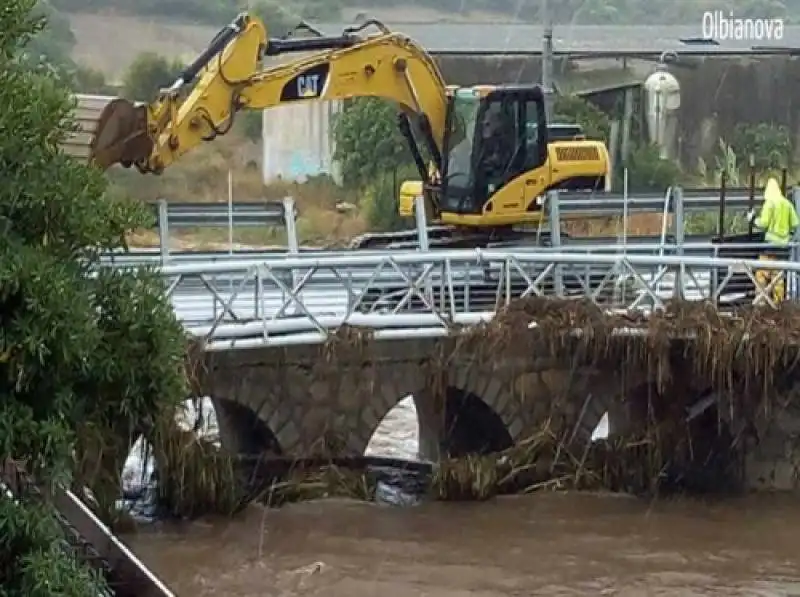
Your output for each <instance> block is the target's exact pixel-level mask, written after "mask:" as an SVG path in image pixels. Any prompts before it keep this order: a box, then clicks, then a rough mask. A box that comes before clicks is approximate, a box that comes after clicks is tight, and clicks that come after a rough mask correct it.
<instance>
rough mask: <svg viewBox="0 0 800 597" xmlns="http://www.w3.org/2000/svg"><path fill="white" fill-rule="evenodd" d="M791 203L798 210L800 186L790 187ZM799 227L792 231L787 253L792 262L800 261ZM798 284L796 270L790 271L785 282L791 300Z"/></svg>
mask: <svg viewBox="0 0 800 597" xmlns="http://www.w3.org/2000/svg"><path fill="white" fill-rule="evenodd" d="M792 203H794V208H795V209H796V210H797V211H798V212H800V187H797V186H794V187H792ZM799 244H800V229H798V230H795V231H794V238H793V239H792V249H791V251H790V253H789V259H791V261H793V262H794V263H797V262H798V261H800V246H798V245H799ZM799 285H800V280H798V276H797V272H791V273H790V274H789V283H788V284H787V286H788V288H789V293H788V294H789V297H790V298H791V299H792V300H797V295H798V286H799Z"/></svg>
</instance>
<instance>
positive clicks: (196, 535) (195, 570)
mask: <svg viewBox="0 0 800 597" xmlns="http://www.w3.org/2000/svg"><path fill="white" fill-rule="evenodd" d="M415 419H416V417H415V413H414V408H413V403H412V402H411V400H406V401H404V402H403V403H401V404H400V405H399V406H398V407H397V408H395V409H394V410H393V411H392V412H391V413H390V414H389V415H388V416H387V417H386V419H385V420H384V424H383V425H382V426H381V428H380V429H379V430H378V431H377V432H376V434H375V436H374V437H373V442H372V443H371V445H370V449H369V452H371V453H373V454H381V455H388V456H394V457H406V458H413V456H414V454H415V452H416V435H417V433H416V432H417V430H416V421H415ZM126 541H127V542H128V543H129V545H130V546H131V547H132V548H133V549H134V551H135V552H136V553H137V554H138V555H139V556H140V557H141V558H142V560H143V561H144V562H145V563H146V564H148V565H149V566H151V567H152V568H153V570H154V571H155V572H156V573H157V574H158V575H160V576H161V577H162V578H163V579H164V580H165V581H166V582H167V583H168V584H169V585H170V587H171V588H172V589H173V591H174V592H175V593H176V595H178V596H179V597H184V596H192V597H205V596H208V597H211V596H220V597H222V596H225V597H294V596H312V595H314V596H320V597H323V596H324V597H467V596H469V597H495V596H498V597H499V596H519V597H528V596H533V595H543V596H545V595H546V596H548V597H559V596H568V595H569V596H572V595H575V596H578V595H581V596H583V595H615V596H628V595H630V596H640V595H641V596H643V597H646V596H686V597H691V596H695V595H697V596H700V595H702V596H708V595H719V596H726V597H727V596H734V595H736V596H739V595H741V596H750V595H752V596H765V597H766V596H787V597H788V596H792V595H796V596H800V506H798V502H795V500H793V499H792V498H789V497H786V496H757V497H756V496H753V497H747V498H737V499H731V500H728V501H724V502H719V501H717V502H715V503H704V502H699V501H696V500H691V499H687V498H684V499H679V500H671V501H661V502H657V503H648V502H645V501H643V500H640V499H637V498H632V497H628V496H618V495H598V494H577V493H573V494H544V493H542V494H536V495H530V496H516V497H507V498H499V499H496V500H493V501H491V502H487V503H482V504H474V503H468V504H454V503H423V504H420V505H417V506H414V507H404V508H403V507H393V506H387V505H378V504H365V503H356V502H350V501H341V500H326V501H319V502H311V503H304V504H293V505H289V506H285V507H283V508H281V509H273V510H267V509H264V508H262V507H260V506H252V507H251V508H250V509H249V510H247V511H246V512H245V513H243V514H242V515H241V516H240V517H238V518H237V519H235V520H233V521H227V520H226V521H195V522H192V523H186V524H183V525H175V524H167V523H157V524H155V525H153V526H152V528H150V529H145V530H142V531H140V532H139V533H138V534H137V535H133V536H129V537H127V538H126Z"/></svg>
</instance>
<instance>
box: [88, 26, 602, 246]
mask: <svg viewBox="0 0 800 597" xmlns="http://www.w3.org/2000/svg"><path fill="white" fill-rule="evenodd" d="M368 28H374V29H376V30H377V32H376V33H372V34H367V33H365V32H366V30H367V29H368ZM287 57H288V58H289V59H288V60H285V58H287ZM270 59H272V60H270ZM360 97H376V98H382V99H385V100H389V101H391V102H393V103H394V104H396V106H397V107H398V115H399V118H398V123H399V125H400V130H401V132H402V133H403V135H404V136H405V138H406V140H407V141H408V144H409V149H410V150H411V155H412V157H413V159H414V162H415V164H416V167H417V170H418V172H419V180H418V181H416V182H414V181H409V182H406V183H404V184H403V187H402V188H401V192H400V203H401V205H400V212H401V213H404V214H407V213H410V212H411V208H410V206H411V205H413V204H415V203H416V201H415V199H416V198H417V197H419V196H422V197H423V198H424V199H425V205H426V210H429V211H428V214H427V215H428V216H429V217H431V219H432V220H435V221H437V222H439V223H443V224H450V225H453V226H455V227H457V228H470V229H472V230H477V231H478V234H479V235H480V234H481V232H480V231H481V230H485V231H488V233H489V234H494V233H495V232H496V231H497V230H501V229H502V230H506V229H509V228H512V227H514V226H516V225H519V224H534V223H538V222H540V221H541V219H542V208H541V196H542V195H543V194H544V193H545V192H546V191H548V190H550V189H558V188H571V189H597V188H602V186H603V185H604V184H605V181H606V179H607V177H608V173H609V159H608V151H607V149H606V147H605V145H604V144H603V143H602V142H599V141H589V140H585V139H578V138H571V139H568V140H565V139H563V138H562V139H558V140H556V141H553V142H551V140H550V138H549V136H550V130H549V123H548V122H547V119H546V111H545V109H544V95H543V92H542V89H541V88H540V87H538V86H536V85H502V86H493V85H479V86H475V87H467V88H459V87H455V86H447V85H446V83H445V81H444V79H443V77H442V75H441V73H440V71H439V68H438V67H437V65H436V63H435V62H434V61H433V59H432V58H431V56H430V55H429V54H428V53H427V52H426V51H425V50H424V48H422V47H420V46H419V45H417V43H416V42H414V41H413V40H411V39H410V38H408V37H406V36H405V35H402V34H399V33H394V32H392V31H389V30H388V29H387V28H386V27H384V26H383V25H382V24H381V23H379V22H377V21H368V22H366V23H364V24H363V25H360V26H358V27H351V28H348V29H345V30H344V31H343V32H342V34H341V35H338V36H333V37H328V36H322V35H317V36H316V37H292V38H282V39H271V38H269V36H268V35H267V30H266V28H265V26H264V24H263V23H262V22H261V21H259V20H258V19H256V18H253V17H251V16H249V15H247V14H242V15H239V17H237V18H236V19H235V20H234V21H233V22H232V23H230V24H229V25H228V26H226V27H225V28H224V29H222V30H221V31H220V32H219V33H218V34H217V36H216V37H215V38H214V39H213V40H212V42H211V44H209V46H208V47H207V48H206V50H205V51H204V52H202V53H201V54H200V55H199V56H198V57H197V59H196V60H195V61H194V62H192V64H190V65H189V66H188V67H187V68H186V69H185V70H184V71H183V72H182V73H181V74H180V76H178V78H177V79H176V80H175V81H174V82H173V83H172V84H171V85H170V86H169V88H167V89H164V90H162V91H161V92H160V94H159V95H158V97H157V98H156V100H155V101H153V102H152V103H150V104H143V105H135V104H133V103H131V102H129V101H127V100H115V101H112V102H111V103H110V104H109V105H108V106H107V107H106V109H105V110H104V112H103V114H102V115H101V117H100V122H99V123H98V126H97V128H96V132H95V137H94V139H93V141H92V144H91V148H90V161H91V162H92V163H94V164H95V165H97V166H99V167H100V168H103V169H106V168H109V167H111V166H113V165H114V164H122V165H123V166H127V167H131V166H134V167H136V168H137V169H138V170H139V171H140V172H142V173H153V174H159V173H161V172H162V171H163V170H164V169H165V168H167V167H169V166H170V165H171V164H173V163H175V162H176V161H177V160H179V159H181V158H182V157H183V156H184V155H186V154H187V153H189V152H191V151H192V150H193V149H194V148H196V147H197V146H198V145H200V144H201V143H203V142H204V141H211V140H213V139H214V138H216V137H217V136H219V135H224V134H225V133H227V132H228V131H229V130H230V129H231V127H232V126H233V123H234V120H235V118H236V115H237V114H238V113H239V112H240V111H242V110H264V109H268V108H272V107H276V106H282V105H294V104H298V103H302V102H309V101H315V102H316V101H330V100H346V99H351V98H360ZM554 136H555V135H554ZM423 155H424V157H423Z"/></svg>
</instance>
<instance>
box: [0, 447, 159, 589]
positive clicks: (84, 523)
mask: <svg viewBox="0 0 800 597" xmlns="http://www.w3.org/2000/svg"><path fill="white" fill-rule="evenodd" d="M0 475H2V476H1V477H0V484H2V485H3V486H4V487H0V489H2V490H4V493H5V497H6V498H8V499H14V500H20V499H28V500H30V499H33V500H36V501H45V500H49V501H51V502H52V504H53V506H54V507H55V517H56V520H57V521H58V523H59V525H60V526H61V528H62V530H63V532H64V549H65V551H68V552H70V553H72V554H74V555H75V557H77V558H78V559H79V560H80V561H81V562H84V563H85V564H87V565H89V566H91V567H92V568H94V569H95V570H97V571H98V572H99V573H100V574H102V575H103V576H104V578H105V579H106V581H107V584H108V591H104V592H103V593H101V596H102V597H174V594H173V593H172V592H171V591H170V590H169V589H168V588H167V587H166V585H164V583H162V582H161V581H160V580H159V579H158V578H157V577H156V576H155V575H154V574H153V573H152V572H150V571H149V570H148V569H147V568H146V567H145V566H144V565H143V564H142V563H141V562H140V561H139V560H138V559H136V557H135V556H134V555H133V554H132V553H131V552H130V551H129V550H128V549H127V548H126V547H125V546H124V544H123V543H122V542H121V541H120V540H119V539H118V538H117V537H115V536H114V535H113V534H112V533H111V531H110V530H109V529H108V528H107V527H106V526H105V525H104V524H103V523H102V522H101V521H100V520H99V519H98V518H97V517H96V516H95V515H94V513H92V511H91V510H90V509H89V508H88V507H87V506H86V505H85V504H84V503H83V502H82V501H81V500H80V499H79V498H78V497H77V496H76V495H75V494H74V493H72V492H71V491H69V490H68V489H65V488H63V487H61V486H55V487H53V491H52V493H50V494H49V495H45V492H44V491H43V490H42V488H41V487H39V485H37V484H36V483H35V481H34V480H33V479H32V478H31V477H30V475H28V474H27V473H26V472H25V470H24V468H23V467H22V466H21V465H20V463H18V462H16V461H14V460H12V459H6V461H5V462H4V463H3V468H2V471H0ZM48 493H49V492H48Z"/></svg>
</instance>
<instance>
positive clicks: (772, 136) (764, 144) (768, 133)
mask: <svg viewBox="0 0 800 597" xmlns="http://www.w3.org/2000/svg"><path fill="white" fill-rule="evenodd" d="M731 149H732V150H733V151H734V153H735V154H736V155H737V156H738V157H739V159H740V160H741V162H740V165H741V167H742V169H743V170H744V169H749V162H750V159H749V156H750V155H752V156H753V159H754V166H755V168H756V170H757V171H759V172H764V171H767V170H772V171H776V170H780V169H781V168H785V167H787V166H788V165H789V163H790V162H791V158H792V140H791V135H790V133H789V129H787V128H786V127H785V126H780V125H776V124H773V123H766V122H762V123H759V124H755V125H753V124H739V125H738V126H737V127H736V128H735V129H734V131H733V137H732V139H731Z"/></svg>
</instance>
